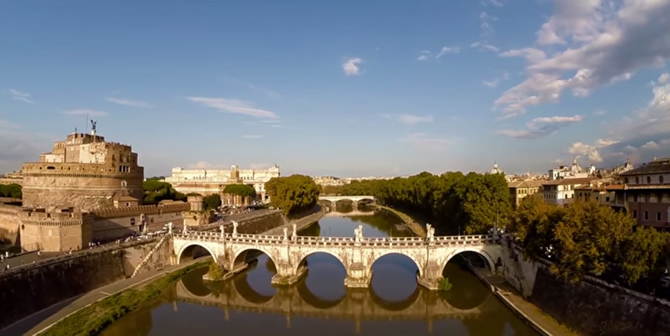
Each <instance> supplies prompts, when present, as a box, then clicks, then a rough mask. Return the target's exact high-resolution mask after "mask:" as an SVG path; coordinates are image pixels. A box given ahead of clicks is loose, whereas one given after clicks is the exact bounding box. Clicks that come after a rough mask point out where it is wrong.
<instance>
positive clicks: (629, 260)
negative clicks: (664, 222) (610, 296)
mask: <svg viewBox="0 0 670 336" xmlns="http://www.w3.org/2000/svg"><path fill="white" fill-rule="evenodd" d="M669 241H670V233H667V232H659V231H657V230H656V229H653V228H644V227H638V228H637V229H636V230H635V232H633V234H630V235H628V236H627V237H626V238H625V239H624V240H623V241H622V242H621V245H620V246H618V248H617V250H616V253H615V255H614V263H613V269H614V270H615V272H617V273H620V274H623V275H624V279H625V281H626V283H627V284H628V285H632V284H634V283H635V282H636V281H638V280H639V279H640V278H641V277H643V276H645V275H653V277H654V278H655V279H652V280H658V278H660V276H661V274H660V273H659V272H658V270H660V269H664V268H665V267H666V266H667V265H665V263H664V262H665V261H666V260H667V252H668V242H669ZM664 254H665V255H664Z"/></svg>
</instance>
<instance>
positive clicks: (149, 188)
mask: <svg viewBox="0 0 670 336" xmlns="http://www.w3.org/2000/svg"><path fill="white" fill-rule="evenodd" d="M142 189H144V204H158V202H160V201H162V200H173V201H185V200H186V195H184V194H182V193H180V192H177V191H176V190H175V189H174V188H172V185H171V184H170V183H167V182H161V181H160V180H158V179H147V180H146V181H143V182H142Z"/></svg>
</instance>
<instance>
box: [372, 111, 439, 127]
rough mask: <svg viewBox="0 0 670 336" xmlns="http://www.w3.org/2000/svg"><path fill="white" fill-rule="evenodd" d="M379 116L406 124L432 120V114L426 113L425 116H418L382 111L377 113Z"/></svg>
mask: <svg viewBox="0 0 670 336" xmlns="http://www.w3.org/2000/svg"><path fill="white" fill-rule="evenodd" d="M379 116H380V117H382V118H384V119H394V120H396V121H398V122H400V123H403V124H407V125H413V124H418V123H425V122H432V121H433V120H434V119H433V116H430V115H427V116H418V115H415V114H399V115H391V114H387V113H382V114H380V115H379Z"/></svg>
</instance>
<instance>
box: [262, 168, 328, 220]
mask: <svg viewBox="0 0 670 336" xmlns="http://www.w3.org/2000/svg"><path fill="white" fill-rule="evenodd" d="M265 190H266V191H267V193H268V195H270V203H271V205H272V206H274V207H276V208H279V209H281V211H282V212H283V213H284V214H285V215H286V216H293V215H296V214H298V213H300V212H302V211H305V210H309V209H311V208H312V207H314V205H316V203H317V202H318V200H319V187H318V186H317V185H316V183H314V180H312V178H310V177H309V176H305V175H291V176H288V177H275V178H272V179H271V180H270V181H268V182H267V183H265Z"/></svg>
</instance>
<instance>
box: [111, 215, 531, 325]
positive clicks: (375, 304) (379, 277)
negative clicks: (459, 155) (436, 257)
mask: <svg viewBox="0 0 670 336" xmlns="http://www.w3.org/2000/svg"><path fill="white" fill-rule="evenodd" d="M338 205H339V204H338ZM345 205H346V204H345ZM361 208H363V207H361ZM361 208H359V209H358V210H361ZM338 210H339V207H338ZM399 223H400V220H399V219H397V218H395V217H394V216H392V215H389V214H385V213H376V214H375V215H372V216H355V217H339V216H338V217H326V218H323V219H322V220H321V221H320V222H319V223H317V224H315V225H312V226H311V227H309V228H307V229H306V230H304V231H302V232H301V235H311V236H339V237H346V236H353V230H354V228H355V227H356V226H358V225H359V224H362V225H364V235H365V236H368V237H388V236H391V235H393V236H400V235H403V234H405V235H409V233H408V232H402V231H399V230H397V227H396V224H399ZM452 260H454V262H450V263H449V264H448V265H447V267H446V268H445V276H447V277H448V278H449V280H450V281H451V283H452V284H453V288H452V290H451V291H449V292H447V293H440V292H431V291H427V290H425V289H423V288H422V287H420V286H418V285H417V283H416V272H417V270H418V268H417V266H416V264H415V263H414V261H412V260H411V259H410V258H408V257H406V256H403V255H397V254H390V255H387V256H384V257H382V258H380V259H378V260H377V261H376V262H375V263H374V265H372V271H373V277H372V283H371V286H370V287H369V288H368V289H351V290H350V289H347V288H346V287H344V278H345V276H346V272H345V269H344V266H343V265H342V264H341V263H340V261H338V260H337V259H336V258H335V257H333V256H331V255H329V254H326V253H315V254H312V255H310V256H308V257H307V258H306V263H307V265H308V267H307V270H308V273H307V276H306V277H305V278H303V279H302V280H301V281H299V282H298V283H297V284H295V285H294V286H291V287H276V288H275V287H273V286H272V285H271V278H272V276H273V275H274V274H275V273H276V269H275V265H274V264H273V263H272V261H271V260H270V259H269V258H268V257H267V256H265V255H260V256H258V258H257V261H256V262H253V263H252V264H251V265H250V267H249V268H248V269H247V270H246V271H245V272H242V273H241V274H238V275H237V276H235V277H233V278H232V279H230V280H228V281H226V282H221V283H211V282H203V281H202V275H203V274H204V273H205V272H206V271H207V270H206V269H200V270H197V271H194V272H192V273H189V274H187V275H185V276H184V277H182V279H180V280H179V281H178V282H177V283H176V284H174V285H173V286H172V287H171V288H170V289H169V290H168V292H167V293H166V294H165V295H164V296H163V297H161V299H159V300H156V301H154V302H152V303H150V304H148V305H146V306H145V307H142V308H141V309H139V310H138V311H136V312H133V313H131V314H129V315H128V316H126V317H124V318H122V319H121V320H120V321H118V322H117V323H114V324H113V325H112V326H111V327H110V328H109V329H107V330H105V331H104V332H103V335H105V336H126V335H137V336H140V335H142V336H143V335H160V336H163V335H175V336H176V335H179V336H183V334H193V335H195V334H201V335H219V334H224V333H225V334H232V335H266V334H268V333H272V334H273V335H295V336H297V335H305V336H307V335H309V336H312V335H338V336H343V335H355V334H367V335H373V334H380V333H385V334H393V335H412V336H414V335H428V334H431V333H444V334H449V335H455V336H512V335H517V336H530V335H536V333H534V332H533V331H532V329H530V328H529V327H528V326H526V325H525V324H524V323H523V322H522V321H520V320H519V319H518V318H516V316H515V315H514V314H513V313H512V312H511V311H509V310H508V309H507V308H506V307H505V306H504V305H503V304H502V303H501V302H499V301H498V300H497V299H496V298H495V297H494V296H493V295H492V294H491V292H490V291H489V290H488V289H487V288H486V287H484V285H482V284H481V283H480V282H479V280H478V279H477V278H476V277H475V276H474V275H473V274H471V273H470V272H468V271H466V270H465V268H463V267H461V265H459V264H458V262H459V261H458V258H453V259H452ZM142 321H144V323H142Z"/></svg>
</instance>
